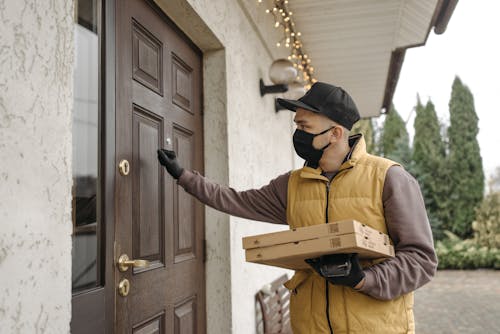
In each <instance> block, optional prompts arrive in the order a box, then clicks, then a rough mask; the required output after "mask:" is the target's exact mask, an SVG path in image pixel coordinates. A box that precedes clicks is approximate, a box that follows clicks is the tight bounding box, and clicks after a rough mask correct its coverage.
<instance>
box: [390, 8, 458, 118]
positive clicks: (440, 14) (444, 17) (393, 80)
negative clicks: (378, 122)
mask: <svg viewBox="0 0 500 334" xmlns="http://www.w3.org/2000/svg"><path fill="white" fill-rule="evenodd" d="M457 3H458V0H439V2H438V4H437V6H436V10H435V11H434V15H433V16H432V20H431V24H430V25H429V28H428V29H427V34H426V36H425V40H424V41H423V42H422V43H419V44H414V45H408V46H405V47H401V48H397V49H395V50H394V51H393V52H392V54H391V62H390V65H389V71H388V73H387V81H386V83H385V93H384V101H383V103H382V113H387V112H389V110H390V107H391V104H392V98H393V96H394V92H395V90H396V85H397V84H398V80H399V74H400V73H401V68H402V67H403V61H404V58H405V53H406V50H407V49H409V48H414V47H419V46H423V45H425V43H426V42H427V39H428V38H429V34H430V31H431V29H432V27H434V32H435V33H436V34H438V35H441V34H442V33H444V32H445V31H446V27H447V26H448V22H450V19H451V16H452V15H453V11H454V10H455V7H456V6H457Z"/></svg>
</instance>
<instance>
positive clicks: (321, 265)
mask: <svg viewBox="0 0 500 334" xmlns="http://www.w3.org/2000/svg"><path fill="white" fill-rule="evenodd" d="M305 261H306V263H307V264H309V265H310V266H311V267H312V268H313V269H314V270H315V271H316V272H317V273H318V274H320V275H321V276H323V277H324V278H326V280H327V281H329V282H330V283H332V284H337V285H345V286H350V287H351V288H354V287H355V286H356V285H358V283H359V282H361V280H362V279H363V278H364V277H365V273H364V272H363V269H362V268H361V265H360V264H359V259H358V254H356V253H351V254H329V255H323V256H320V257H317V258H314V259H306V260H305Z"/></svg>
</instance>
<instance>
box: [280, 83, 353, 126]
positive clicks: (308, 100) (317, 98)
mask: <svg viewBox="0 0 500 334" xmlns="http://www.w3.org/2000/svg"><path fill="white" fill-rule="evenodd" d="M277 100H278V103H279V104H280V105H282V106H283V107H285V108H286V109H289V110H292V111H296V110H297V108H303V109H307V110H310V111H314V112H316V113H320V114H323V115H325V116H327V117H328V118H330V119H331V120H333V121H335V122H337V123H338V124H340V125H342V126H343V127H345V128H347V129H349V130H351V129H352V126H353V124H354V123H356V122H357V121H359V118H360V116H359V112H358V108H357V107H356V104H354V101H353V99H352V98H351V96H349V94H347V92H346V91H345V90H343V89H342V88H341V87H337V86H333V85H330V84H327V83H324V82H319V81H318V82H316V83H314V84H313V85H312V86H311V89H309V90H308V91H307V93H305V95H304V96H302V97H301V98H300V99H298V100H287V99H280V98H278V99H277Z"/></svg>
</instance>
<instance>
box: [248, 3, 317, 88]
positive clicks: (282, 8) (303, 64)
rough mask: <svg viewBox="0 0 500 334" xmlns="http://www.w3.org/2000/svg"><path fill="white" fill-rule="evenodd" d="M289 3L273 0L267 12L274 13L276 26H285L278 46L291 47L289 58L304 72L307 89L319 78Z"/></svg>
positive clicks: (304, 82)
mask: <svg viewBox="0 0 500 334" xmlns="http://www.w3.org/2000/svg"><path fill="white" fill-rule="evenodd" d="M257 2H258V4H260V3H262V0H257ZM288 3H289V1H288V0H274V1H272V6H273V7H272V8H271V9H266V13H267V14H272V15H273V17H274V27H275V28H279V27H280V26H281V27H283V35H284V37H283V38H282V39H281V40H280V41H278V42H277V43H276V47H281V46H282V45H284V46H285V47H286V48H290V55H289V56H288V59H289V60H290V61H292V62H293V66H294V67H295V68H298V70H299V71H300V72H302V80H303V82H302V84H303V85H304V88H305V89H306V90H309V89H310V88H311V85H312V84H313V83H315V82H317V81H318V80H316V79H315V78H314V77H313V72H314V67H313V66H312V64H311V57H309V56H308V55H307V54H306V53H305V51H304V49H303V44H302V41H301V39H300V37H301V36H302V34H301V32H300V31H296V30H295V22H294V21H293V18H292V15H293V13H292V11H290V10H288ZM297 80H300V75H297Z"/></svg>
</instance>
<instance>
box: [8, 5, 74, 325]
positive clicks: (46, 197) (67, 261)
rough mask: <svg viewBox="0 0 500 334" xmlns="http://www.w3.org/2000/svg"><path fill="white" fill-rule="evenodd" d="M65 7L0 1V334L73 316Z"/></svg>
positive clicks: (69, 48) (69, 41)
mask: <svg viewBox="0 0 500 334" xmlns="http://www.w3.org/2000/svg"><path fill="white" fill-rule="evenodd" d="M72 7H73V5H72V1H67V0H52V1H34V0H16V1H11V0H0V19H1V22H2V23H1V24H0V161H1V162H0V221H1V223H0V226H1V229H0V331H1V332H2V333H67V332H69V321H70V315H71V236H70V234H71V216H70V214H71V203H70V194H71V108H72V67H73V19H72V13H73V8H72Z"/></svg>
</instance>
